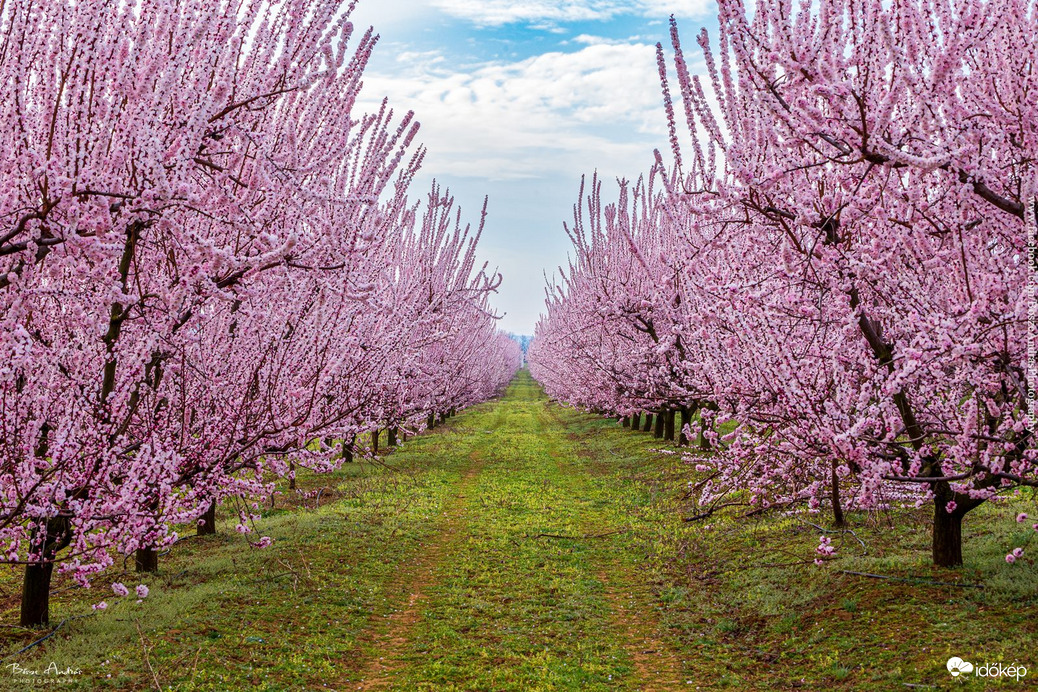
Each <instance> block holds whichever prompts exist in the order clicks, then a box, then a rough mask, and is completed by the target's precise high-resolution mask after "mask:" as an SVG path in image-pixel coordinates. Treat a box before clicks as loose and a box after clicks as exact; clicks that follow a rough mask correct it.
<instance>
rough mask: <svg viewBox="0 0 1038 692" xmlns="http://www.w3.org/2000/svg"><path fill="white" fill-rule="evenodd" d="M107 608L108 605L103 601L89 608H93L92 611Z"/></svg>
mask: <svg viewBox="0 0 1038 692" xmlns="http://www.w3.org/2000/svg"><path fill="white" fill-rule="evenodd" d="M107 607H108V604H107V603H105V602H104V601H101V602H100V603H95V604H94V605H92V606H91V608H93V609H94V610H104V609H105V608H107Z"/></svg>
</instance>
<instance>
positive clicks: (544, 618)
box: [0, 373, 1038, 690]
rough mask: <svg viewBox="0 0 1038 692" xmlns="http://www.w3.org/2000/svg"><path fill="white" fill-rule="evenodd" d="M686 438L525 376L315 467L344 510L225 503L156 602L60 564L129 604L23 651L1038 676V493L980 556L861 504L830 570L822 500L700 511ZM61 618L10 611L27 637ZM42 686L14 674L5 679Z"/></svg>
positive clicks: (170, 567) (121, 661)
mask: <svg viewBox="0 0 1038 692" xmlns="http://www.w3.org/2000/svg"><path fill="white" fill-rule="evenodd" d="M665 446H666V445H665V443H662V442H660V441H657V440H653V439H652V437H651V435H650V434H648V433H635V432H631V431H630V430H625V429H623V428H621V427H620V426H618V425H617V424H616V422H615V421H610V420H604V419H601V418H597V417H594V416H589V415H586V414H582V413H579V412H577V411H574V410H572V409H567V408H563V407H559V406H556V405H554V404H551V403H549V402H548V401H547V400H546V399H545V397H544V395H543V393H542V392H541V391H540V389H539V388H538V387H537V386H536V385H535V384H534V383H533V382H532V381H531V380H530V379H529V377H528V375H526V374H525V373H522V374H521V375H520V377H519V378H518V379H517V380H516V382H515V383H513V385H512V387H511V388H510V389H509V391H508V394H507V395H506V396H505V397H504V398H503V399H500V400H497V401H494V402H489V403H487V404H484V405H481V406H477V407H474V408H472V409H470V410H468V411H465V412H463V413H462V414H460V415H458V416H457V417H456V418H453V419H451V420H450V421H449V422H448V423H447V424H446V425H445V426H442V427H440V428H438V429H437V430H436V431H434V432H432V433H429V434H425V435H422V436H420V437H417V438H412V439H410V440H408V441H407V442H406V443H405V444H404V445H403V446H402V447H400V448H398V449H397V450H395V451H393V453H392V454H391V455H390V456H388V457H386V462H387V464H388V468H387V467H386V466H381V465H373V464H369V463H354V464H351V465H348V466H346V467H345V468H344V469H342V470H341V471H338V472H336V473H334V474H328V475H322V476H317V475H314V474H308V473H301V474H300V479H299V485H300V490H302V491H313V490H315V489H318V488H323V489H324V490H323V491H322V494H321V506H320V507H319V508H318V507H315V501H316V498H314V497H312V496H311V497H309V498H303V497H301V496H299V495H297V494H295V493H293V492H291V491H288V490H287V489H284V488H282V491H283V493H284V495H283V496H281V497H279V498H278V499H277V506H276V507H275V508H274V509H270V508H269V507H268V508H265V509H264V510H263V512H262V514H263V518H262V519H261V520H259V522H258V526H257V528H258V529H259V531H260V533H261V535H270V536H272V537H273V538H274V539H275V543H274V545H273V546H272V547H270V548H267V549H265V550H255V549H251V548H249V547H248V544H247V542H246V541H245V539H244V538H243V537H241V536H239V535H238V534H236V533H235V532H234V530H233V524H234V523H235V522H232V521H230V520H226V521H224V522H223V523H222V525H221V527H220V530H221V533H220V534H219V535H217V536H212V537H206V538H201V539H192V540H188V541H184V542H182V543H180V544H178V545H176V546H174V548H173V549H172V550H171V552H170V553H169V554H168V555H166V556H163V557H162V558H161V561H160V570H161V571H160V573H159V574H157V575H149V576H147V577H145V578H144V580H143V581H144V582H145V583H147V584H148V585H149V586H150V587H151V589H152V593H151V596H149V598H147V599H145V600H144V601H143V602H142V603H140V604H138V603H136V602H135V599H132V598H126V599H119V598H116V597H114V596H113V594H112V593H111V591H110V584H111V583H112V582H113V581H122V582H124V583H126V584H127V585H128V586H130V587H131V588H132V586H133V585H135V584H137V583H138V580H137V577H136V575H133V574H125V573H124V574H115V573H114V572H113V573H111V574H105V575H102V576H101V577H99V578H98V579H97V580H96V581H95V585H94V588H93V589H91V590H83V589H75V588H68V587H70V586H71V583H70V582H68V581H67V580H65V579H63V578H59V579H57V580H56V583H55V585H54V586H55V589H60V591H58V592H57V593H56V594H55V595H54V596H53V599H52V620H53V621H54V622H59V621H60V620H62V619H63V618H65V617H68V616H76V615H83V614H87V613H90V612H91V610H90V605H91V604H92V603H95V602H97V601H99V600H102V599H104V600H106V601H108V603H109V604H111V607H110V608H109V609H108V610H107V611H105V612H102V613H98V614H92V615H88V616H87V617H83V618H79V619H76V620H72V621H70V622H69V623H68V624H67V625H66V626H65V627H64V628H62V630H61V631H59V632H58V633H57V634H56V635H55V636H54V637H52V638H51V639H50V640H48V641H47V642H45V643H44V644H42V645H41V646H39V647H37V648H36V649H34V650H33V651H32V652H30V653H27V654H23V655H21V656H19V657H18V658H17V659H15V660H16V661H17V662H18V663H19V665H21V666H22V667H23V669H32V668H35V669H38V670H40V671H41V672H43V671H45V669H46V668H47V666H48V665H49V664H50V663H51V662H54V663H55V664H57V666H58V667H59V668H60V669H65V668H68V667H71V668H73V669H78V670H79V671H80V672H79V673H78V674H74V675H69V676H67V677H66V678H64V679H63V681H64V682H66V683H67V684H65V685H62V687H63V688H65V689H101V690H104V689H120V690H121V689H126V690H131V689H133V690H136V689H148V688H151V689H155V688H156V687H161V688H162V689H176V690H319V689H336V690H342V689H357V688H358V687H359V686H361V685H362V684H366V685H369V686H370V685H372V684H374V685H375V686H379V685H381V686H383V687H390V688H393V689H403V690H554V689H559V690H569V689H572V690H624V689H629V690H633V689H697V688H698V689H704V690H708V689H726V688H730V689H737V690H773V689H778V690H783V689H819V688H822V687H827V688H833V689H847V690H851V689H905V688H903V687H902V684H903V683H910V684H918V685H931V686H935V687H936V688H937V689H951V688H953V687H955V688H958V687H965V688H967V689H987V688H994V687H998V686H999V685H998V683H997V682H995V681H990V680H989V681H981V680H975V679H968V680H966V679H962V678H960V679H958V680H953V679H952V678H951V676H950V675H949V674H948V673H947V671H946V670H945V668H944V664H945V662H946V661H947V659H948V658H949V657H950V656H952V655H957V656H960V657H962V658H964V659H966V660H969V661H972V662H974V663H975V664H979V663H985V662H990V663H994V662H1002V663H1004V664H1007V665H1008V664H1010V663H1013V662H1017V663H1019V664H1022V665H1025V666H1028V667H1031V666H1033V667H1034V669H1035V670H1034V672H1032V673H1029V674H1028V677H1029V678H1030V677H1032V676H1034V675H1038V659H1036V658H1034V656H1035V654H1034V647H1033V642H1034V641H1036V640H1038V624H1036V623H1038V618H1036V617H1035V616H1036V615H1038V596H1036V584H1038V570H1036V568H1035V564H1034V560H1033V558H1032V555H1031V554H1030V553H1031V551H1032V550H1033V549H1034V545H1035V543H1038V541H1034V540H1033V539H1032V534H1033V533H1034V532H1033V531H1031V530H1030V523H1027V524H1024V525H1019V524H1016V523H1015V522H1014V521H1013V516H1015V514H1016V513H1017V512H1018V511H1028V512H1029V513H1031V514H1032V515H1038V512H1035V511H1034V507H1035V501H1034V496H1033V495H1026V494H1025V495H1021V496H1019V497H1017V498H1015V499H1013V500H1011V501H1009V502H1007V503H1006V504H1003V505H1000V506H994V505H986V506H984V507H982V508H980V509H978V510H975V511H974V512H972V513H970V515H969V516H968V517H967V519H966V524H965V527H964V535H965V539H966V544H965V549H964V553H965V555H966V561H967V564H966V565H965V566H964V567H963V568H962V569H959V570H940V569H936V568H933V567H932V566H930V564H929V555H928V541H929V535H928V521H929V520H928V511H927V509H926V508H923V509H920V510H914V509H911V510H910V509H898V510H890V511H888V512H884V513H879V514H871V515H865V514H857V513H851V514H850V516H849V520H850V522H851V529H853V531H854V536H852V535H850V534H830V535H831V536H832V537H833V543H834V545H836V546H837V548H838V557H837V559H835V560H833V561H832V562H829V563H827V564H826V566H824V567H821V568H819V567H816V566H815V565H813V564H811V563H810V560H811V559H812V558H813V557H814V554H813V550H814V547H815V546H816V545H817V542H818V530H817V529H816V528H814V527H811V526H808V525H807V524H806V523H805V522H807V521H810V522H813V523H816V524H819V525H823V526H824V525H826V523H827V522H826V518H825V516H824V515H814V516H811V517H801V516H797V515H794V516H783V515H780V514H774V515H759V516H755V517H751V518H740V516H739V512H738V511H737V509H735V510H732V512H731V513H729V514H718V515H715V516H713V517H711V518H709V519H707V520H705V521H699V522H685V521H683V520H682V518H683V517H684V516H688V515H689V514H691V513H693V510H692V508H690V507H686V506H684V505H683V500H682V496H683V490H684V489H685V488H686V487H687V484H688V482H689V481H695V480H697V478H698V474H696V472H695V471H694V470H693V468H694V465H695V464H694V462H692V463H688V462H687V461H684V460H682V458H681V456H680V455H676V454H665V453H661V452H659V451H655V450H657V449H659V448H661V447H665ZM857 539H860V540H861V543H864V545H865V547H864V548H863V547H862V545H861V543H859V542H858V540H857ZM1024 544H1026V545H1027V548H1025V550H1027V553H1025V557H1024V559H1023V560H1021V561H1019V562H1017V564H1015V565H1007V564H1006V563H1005V561H1004V559H1003V557H1004V555H1005V553H1006V552H1007V551H1008V550H1009V549H1010V548H1012V547H1015V546H1017V545H1024ZM842 570H846V571H857V572H869V573H877V574H883V575H887V576H895V577H902V578H907V579H914V581H894V580H880V579H869V578H864V577H859V576H854V575H849V574H846V573H845V572H843V571H842ZM18 579H19V574H17V573H15V572H13V571H5V572H3V573H0V597H2V598H3V601H2V608H3V610H2V612H0V622H2V623H4V624H8V625H10V624H12V623H14V622H16V621H17V598H16V596H17V591H18V588H19V582H18ZM931 581H938V582H962V583H968V584H974V585H980V586H981V587H982V588H963V587H949V586H936V585H933V584H930V583H928V582H931ZM40 635H41V633H39V632H26V631H23V630H20V629H18V628H14V627H4V628H2V629H0V640H2V642H3V646H4V650H5V652H8V653H9V652H13V651H16V650H17V649H19V648H21V647H22V646H24V645H25V644H26V643H28V642H31V641H33V640H34V639H36V638H38V637H39V636H40ZM5 663H10V661H5ZM362 681H366V682H362ZM953 683H954V684H953ZM25 686H26V683H25V680H24V677H19V674H17V673H15V672H14V671H12V670H11V669H10V667H6V668H5V669H4V670H3V671H0V689H23V688H24V687H25ZM1002 686H1004V687H1006V688H1008V689H1012V688H1013V687H1014V686H1015V687H1018V688H1020V689H1025V688H1026V687H1027V683H1026V682H1021V683H1016V682H1004V684H1003V685H1002Z"/></svg>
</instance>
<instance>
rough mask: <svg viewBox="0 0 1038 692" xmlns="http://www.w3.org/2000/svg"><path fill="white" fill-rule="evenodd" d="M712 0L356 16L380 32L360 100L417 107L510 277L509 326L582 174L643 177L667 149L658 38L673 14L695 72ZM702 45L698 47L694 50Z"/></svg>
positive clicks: (385, 1) (530, 307) (558, 236)
mask: <svg viewBox="0 0 1038 692" xmlns="http://www.w3.org/2000/svg"><path fill="white" fill-rule="evenodd" d="M714 12H715V10H714V4H713V0H669V1H668V0H554V1H552V0H360V3H359V5H358V7H357V9H356V11H355V12H354V15H353V20H354V22H355V24H357V25H358V27H367V26H368V25H373V26H374V27H375V29H376V31H377V32H378V33H379V34H380V35H381V37H382V39H381V41H380V43H379V45H378V47H377V48H376V50H375V55H374V56H373V58H372V61H371V63H370V64H369V66H368V69H367V71H366V72H365V92H364V95H363V100H364V101H365V102H366V103H367V104H368V105H372V104H374V103H377V102H378V101H380V100H381V98H382V97H383V96H388V97H389V99H390V103H391V105H393V106H394V107H395V108H397V109H398V110H399V111H406V110H408V109H412V110H414V111H415V112H416V114H417V116H418V120H419V121H420V122H421V123H422V130H421V135H420V137H419V138H420V140H421V141H422V142H423V143H424V144H425V145H426V146H427V147H428V150H429V153H428V155H427V157H426V159H425V165H424V167H423V174H422V177H421V178H420V179H419V180H418V181H417V184H416V188H415V190H414V194H416V195H418V194H423V193H424V192H425V191H426V190H427V189H428V186H429V183H430V181H431V180H432V178H436V179H437V180H438V181H439V182H440V184H441V185H443V186H444V187H448V188H450V190H451V192H452V193H453V194H454V195H455V197H456V199H457V200H458V202H459V203H460V204H461V206H462V209H463V212H464V216H466V217H467V218H469V219H470V220H472V221H473V222H475V220H476V219H477V215H478V213H479V210H480V207H481V205H482V200H483V196H484V195H488V196H489V197H490V204H489V213H488V219H487V227H486V230H485V232H484V235H483V239H482V241H481V251H480V254H481V256H482V257H483V258H484V259H486V260H489V261H490V263H491V265H492V266H494V265H496V266H497V267H498V268H499V270H500V272H501V273H502V274H503V276H504V283H503V284H502V286H501V289H500V293H499V295H497V296H495V299H494V304H495V306H496V307H497V309H498V311H499V312H501V313H503V314H504V316H503V318H502V320H501V327H502V328H503V329H506V330H509V331H514V332H519V333H532V330H533V325H534V323H535V322H536V320H537V316H538V314H539V313H540V312H541V311H542V309H543V304H544V302H543V301H544V273H545V272H546V271H547V272H548V273H549V274H551V273H554V272H555V271H557V267H558V266H559V265H561V264H565V262H566V257H567V253H568V251H569V243H568V239H567V238H566V235H565V233H564V232H563V229H562V224H563V222H566V221H569V220H570V219H571V218H572V214H573V211H572V208H573V204H574V202H575V201H576V195H577V191H578V188H579V185H580V176H581V175H582V174H587V175H589V176H590V174H591V173H592V172H594V171H596V170H597V171H598V172H599V174H600V175H601V176H603V177H604V178H605V179H606V180H607V181H609V180H612V179H613V178H616V177H618V176H622V177H628V178H632V177H636V176H638V175H639V174H640V173H642V172H643V171H646V170H647V169H648V167H649V166H650V165H651V163H652V160H653V150H654V149H656V148H661V149H664V150H665V149H666V147H667V139H666V119H665V116H664V114H663V108H662V101H661V96H660V88H659V80H658V77H657V75H656V63H655V48H654V46H655V44H656V42H657V41H660V42H663V44H664V45H665V46H667V45H668V43H669V37H668V33H667V32H668V27H667V18H668V16H669V15H670V14H671V13H674V14H675V15H676V16H677V18H678V21H679V26H680V27H681V33H682V37H683V43H684V44H685V46H686V51H688V53H689V55H688V56H687V57H688V60H689V63H690V67H691V68H692V69H693V71H696V70H697V67H698V62H699V61H698V55H697V53H696V52H694V51H698V47H697V46H696V45H695V41H694V40H693V39H694V37H695V36H696V35H697V34H698V33H699V29H700V27H701V26H706V27H707V28H708V30H710V32H711V33H712V34H716V31H715V28H716V20H715V19H714ZM693 49H694V50H693Z"/></svg>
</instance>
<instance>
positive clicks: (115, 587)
mask: <svg viewBox="0 0 1038 692" xmlns="http://www.w3.org/2000/svg"><path fill="white" fill-rule="evenodd" d="M112 591H113V592H115V595H116V596H126V595H128V594H129V593H130V590H129V589H127V588H126V587H125V586H123V585H122V584H121V583H119V582H115V583H114V584H112Z"/></svg>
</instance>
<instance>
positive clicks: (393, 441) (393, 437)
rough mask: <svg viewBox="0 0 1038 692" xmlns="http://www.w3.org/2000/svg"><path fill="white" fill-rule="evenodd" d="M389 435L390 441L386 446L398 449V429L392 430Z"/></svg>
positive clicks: (388, 432)
mask: <svg viewBox="0 0 1038 692" xmlns="http://www.w3.org/2000/svg"><path fill="white" fill-rule="evenodd" d="M387 434H388V436H389V439H388V441H387V442H386V445H387V446H389V447H396V428H390V429H389V430H388V431H387Z"/></svg>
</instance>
